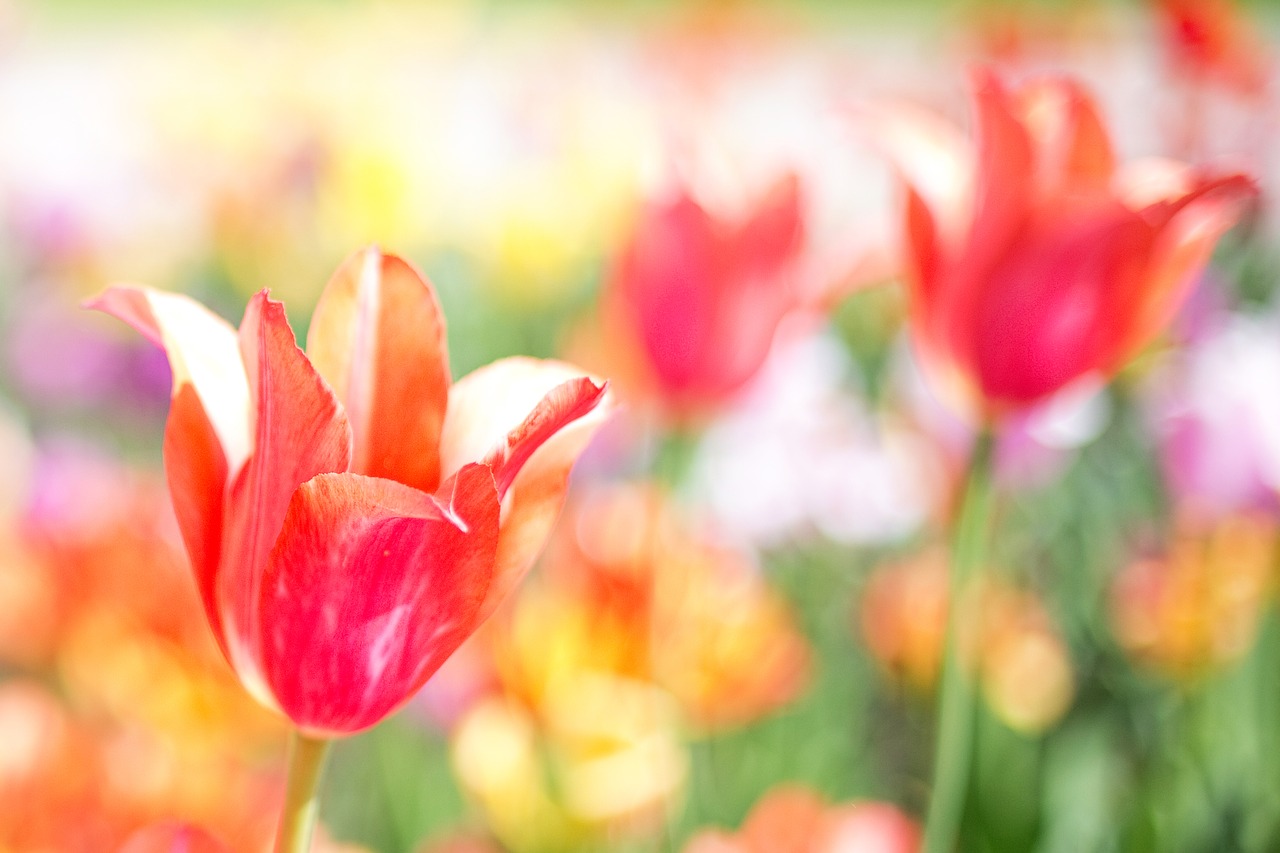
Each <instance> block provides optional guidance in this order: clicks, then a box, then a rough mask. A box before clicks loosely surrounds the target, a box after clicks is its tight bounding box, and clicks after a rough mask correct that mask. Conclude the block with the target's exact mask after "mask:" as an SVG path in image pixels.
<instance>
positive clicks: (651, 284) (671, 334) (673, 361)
mask: <svg viewBox="0 0 1280 853" xmlns="http://www.w3.org/2000/svg"><path fill="white" fill-rule="evenodd" d="M726 273H727V264H726V259H725V258H724V257H723V252H722V246H721V238H720V235H719V234H718V232H717V227H716V223H715V222H714V221H713V220H712V218H711V216H710V215H709V214H708V213H707V212H706V211H705V210H703V209H702V207H701V206H699V205H698V203H697V202H696V201H694V200H693V198H692V197H690V196H689V195H688V194H687V193H684V192H682V193H681V195H680V196H679V197H678V198H676V199H675V200H673V201H671V202H669V203H657V202H653V203H650V204H648V205H646V206H645V207H644V209H643V210H642V211H641V213H640V217H639V219H638V220H637V222H636V227H635V232H634V234H633V235H632V237H631V241H630V243H629V244H628V245H627V247H626V249H625V250H624V251H623V252H622V254H621V256H620V259H619V262H618V265H617V268H616V270H615V273H614V276H613V280H612V283H611V286H610V297H611V298H613V299H616V300H617V303H618V307H617V312H618V314H619V316H622V317H624V318H626V321H627V325H628V326H629V330H630V331H631V332H633V333H634V335H635V336H636V338H637V340H638V341H639V342H640V345H641V348H642V350H643V352H644V353H645V356H646V361H647V363H648V364H647V366H648V368H649V370H650V371H651V372H652V374H653V376H654V377H655V378H656V379H657V381H658V383H659V384H660V385H661V387H662V388H663V389H664V390H665V391H666V392H667V393H668V394H669V395H681V394H685V393H689V392H690V390H691V389H695V392H696V389H697V388H698V387H699V386H703V385H706V384H708V377H707V376H706V368H705V364H706V361H707V353H708V351H712V350H714V348H715V344H714V341H715V335H716V328H717V315H716V312H717V311H718V310H719V308H720V306H719V304H718V298H719V295H720V290H721V287H720V285H719V283H718V282H719V280H720V279H722V278H724V277H725V275H726ZM713 381H714V380H713Z"/></svg>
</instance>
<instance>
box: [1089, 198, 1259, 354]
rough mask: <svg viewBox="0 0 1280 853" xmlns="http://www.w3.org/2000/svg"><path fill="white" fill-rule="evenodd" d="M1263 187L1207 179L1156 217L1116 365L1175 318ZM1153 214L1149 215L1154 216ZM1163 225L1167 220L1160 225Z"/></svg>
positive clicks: (1118, 346)
mask: <svg viewBox="0 0 1280 853" xmlns="http://www.w3.org/2000/svg"><path fill="white" fill-rule="evenodd" d="M1256 195H1257V186H1256V185H1255V184H1254V183H1253V182H1252V181H1251V180H1249V179H1248V178H1246V177H1244V176H1243V175H1231V176H1228V177H1223V178H1217V179H1213V180H1202V181H1200V182H1199V185H1198V186H1196V187H1195V188H1194V189H1193V190H1192V191H1191V192H1190V193H1187V194H1186V195H1185V196H1183V197H1182V198H1181V199H1179V200H1177V201H1175V202H1173V203H1171V204H1169V205H1167V207H1165V208H1164V209H1159V210H1158V211H1156V212H1155V216H1156V218H1157V221H1156V223H1155V225H1156V227H1157V228H1158V229H1159V231H1158V234H1157V236H1156V238H1155V245H1154V247H1153V249H1152V258H1151V262H1150V268H1149V270H1150V271H1149V273H1148V276H1147V278H1146V280H1145V282H1144V286H1143V287H1142V288H1141V290H1140V291H1139V295H1140V301H1139V304H1137V305H1136V306H1134V308H1133V310H1132V311H1131V312H1130V315H1129V316H1130V318H1131V319H1130V320H1129V322H1128V324H1127V326H1128V329H1127V331H1126V333H1125V335H1124V336H1123V337H1122V338H1121V340H1119V341H1118V342H1117V346H1116V350H1115V353H1114V356H1113V360H1114V361H1115V362H1117V364H1116V366H1118V364H1119V362H1123V361H1124V360H1127V359H1128V358H1129V357H1130V356H1131V355H1132V354H1133V353H1134V352H1135V351H1136V350H1138V349H1139V348H1141V347H1142V346H1143V345H1145V344H1146V343H1147V342H1148V341H1150V340H1151V339H1152V338H1153V337H1155V336H1156V334H1157V333H1158V332H1159V330H1160V329H1162V328H1164V326H1165V325H1166V324H1167V323H1168V322H1169V321H1170V320H1171V319H1172V317H1173V315H1174V314H1175V313H1176V312H1177V310H1178V308H1179V307H1180V306H1181V305H1182V303H1183V301H1184V300H1185V299H1186V296H1187V294H1188V293H1189V292H1190V290H1191V287H1192V286H1193V285H1194V283H1195V279H1196V276H1197V275H1198V274H1199V273H1200V271H1201V270H1203V269H1204V267H1205V265H1206V264H1207V263H1208V262H1209V258H1210V256H1211V255H1212V254H1213V249H1214V246H1215V245H1217V242H1218V239H1219V238H1220V237H1222V235H1223V234H1225V233H1226V232H1227V231H1228V230H1229V229H1230V228H1231V226H1232V225H1234V224H1235V223H1236V221H1237V220H1238V219H1239V218H1240V215H1241V214H1242V213H1243V211H1244V208H1245V206H1246V204H1248V203H1249V202H1250V201H1251V200H1252V199H1253V198H1255V197H1256ZM1152 213H1153V212H1152V211H1148V213H1147V216H1148V217H1149V218H1150V217H1151V216H1152ZM1160 220H1163V221H1160Z"/></svg>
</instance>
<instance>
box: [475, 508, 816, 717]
mask: <svg viewBox="0 0 1280 853" xmlns="http://www.w3.org/2000/svg"><path fill="white" fill-rule="evenodd" d="M559 531H560V532H559V533H558V534H557V536H556V537H555V538H554V540H553V542H552V544H551V546H550V548H549V551H548V554H547V558H546V559H545V560H544V561H543V567H544V572H543V576H542V577H541V578H540V579H539V582H538V583H537V584H536V585H533V586H530V587H529V588H527V589H526V590H525V592H524V594H522V595H521V597H520V598H519V599H518V600H516V601H515V602H513V606H512V608H511V610H510V611H509V612H508V613H506V614H504V618H503V619H501V620H499V621H498V622H497V623H496V624H495V625H494V626H493V627H494V631H493V633H494V638H493V640H494V645H495V649H496V652H497V668H498V671H499V673H500V677H501V679H502V681H503V683H504V686H506V688H507V689H508V690H510V691H511V692H512V693H513V694H515V695H517V696H520V697H521V698H523V699H524V700H525V701H527V702H529V703H530V704H531V705H532V706H534V707H545V706H546V703H548V702H550V701H553V699H554V697H555V695H556V694H557V691H558V690H560V687H561V682H563V681H564V680H565V679H572V678H577V677H579V675H580V673H583V672H609V673H613V674H616V675H619V676H623V677H627V678H634V679H637V680H644V681H649V682H652V683H654V684H656V685H658V686H660V687H661V688H663V689H664V690H666V691H668V692H669V693H671V694H672V695H673V696H674V697H675V698H676V700H677V702H678V704H679V707H680V709H681V711H682V713H683V715H684V716H685V717H686V718H687V720H688V721H689V722H690V723H692V724H694V725H695V726H697V727H698V728H702V729H708V730H714V729H719V728H724V727H732V726H736V725H743V724H746V723H749V722H751V721H753V720H756V719H759V718H760V717H762V716H764V715H766V714H768V713H770V712H772V711H774V710H777V709H778V708H781V707H783V706H785V705H786V704H787V703H788V702H790V701H792V700H794V699H795V698H796V697H797V696H798V695H799V694H800V692H801V691H802V690H803V689H804V687H805V686H806V685H807V683H808V677H809V671H810V658H811V653H810V650H809V647H808V643H807V642H806V641H805V638H804V636H803V635H802V634H801V632H800V631H799V629H798V627H797V626H796V624H795V619H794V617H793V615H792V613H791V610H790V609H789V608H788V607H787V605H786V603H785V601H783V599H782V598H781V597H780V596H779V595H777V594H776V593H775V592H774V590H773V589H771V588H770V586H769V585H768V583H767V582H766V581H765V579H764V578H762V577H761V576H760V574H759V573H758V571H757V570H756V568H755V567H754V566H753V565H751V563H750V562H749V561H748V560H747V558H746V557H745V556H744V555H742V554H741V553H738V552H736V551H734V550H732V549H729V548H725V547H720V546H717V545H716V544H714V543H713V542H712V541H710V540H709V538H708V537H706V536H704V535H702V534H700V533H699V532H698V531H696V530H694V529H692V528H691V527H690V525H689V524H688V523H687V522H685V521H684V520H683V519H681V518H680V517H679V516H678V515H677V514H676V512H675V511H674V507H672V506H671V505H670V504H668V503H667V501H666V500H665V499H664V498H663V497H662V494H661V492H659V491H658V490H657V489H656V488H654V487H649V486H644V485H636V484H626V485H615V486H611V487H601V488H597V489H595V490H593V491H589V492H587V493H585V494H584V496H583V498H582V499H581V500H580V501H577V502H575V503H574V504H572V505H571V506H570V510H569V514H568V517H567V518H566V523H565V524H563V525H562V526H561V527H560V529H559Z"/></svg>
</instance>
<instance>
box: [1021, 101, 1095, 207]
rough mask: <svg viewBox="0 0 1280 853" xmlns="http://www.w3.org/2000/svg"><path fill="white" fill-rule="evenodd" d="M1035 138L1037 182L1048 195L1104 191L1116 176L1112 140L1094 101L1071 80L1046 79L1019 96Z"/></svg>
mask: <svg viewBox="0 0 1280 853" xmlns="http://www.w3.org/2000/svg"><path fill="white" fill-rule="evenodd" d="M1018 98H1019V102H1020V103H1019V112H1020V114H1021V120H1022V122H1023V124H1024V126H1025V127H1026V128H1027V129H1028V130H1029V131H1030V132H1031V134H1032V136H1033V137H1034V139H1035V147H1036V154H1037V163H1036V171H1037V175H1036V178H1037V182H1038V184H1039V186H1040V188H1041V191H1042V192H1044V193H1046V194H1049V195H1069V194H1080V193H1082V192H1085V193H1087V192H1094V193H1100V192H1106V191H1107V189H1108V186H1109V184H1110V182H1111V177H1112V174H1113V173H1114V172H1115V156H1114V154H1113V153H1112V150H1111V140H1110V139H1109V138H1108V136H1107V131H1106V127H1105V126H1104V125H1103V123H1102V119H1101V117H1100V116H1099V115H1098V110H1097V107H1096V106H1095V104H1094V103H1093V99H1092V98H1090V97H1089V95H1088V94H1087V93H1086V92H1085V91H1084V89H1083V88H1082V87H1081V86H1080V85H1079V84H1078V83H1076V82H1075V81H1074V80H1070V79H1066V78H1061V77H1050V78H1045V79H1041V80H1037V81H1034V82H1032V83H1029V84H1027V85H1025V86H1023V87H1022V89H1021V90H1020V91H1019V92H1018Z"/></svg>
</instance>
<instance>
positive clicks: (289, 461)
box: [216, 291, 351, 704]
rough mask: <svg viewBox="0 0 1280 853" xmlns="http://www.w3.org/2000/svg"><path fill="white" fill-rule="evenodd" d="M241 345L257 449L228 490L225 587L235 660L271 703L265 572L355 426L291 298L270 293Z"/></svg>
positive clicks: (343, 463) (260, 300) (254, 311)
mask: <svg viewBox="0 0 1280 853" xmlns="http://www.w3.org/2000/svg"><path fill="white" fill-rule="evenodd" d="M240 349H241V354H242V357H243V359H244V364H245V365H246V366H247V368H248V376H249V388H250V392H251V399H252V401H253V414H254V448H253V455H252V456H251V457H250V458H249V461H248V463H247V464H246V465H245V466H244V468H243V469H242V470H241V471H240V473H239V475H238V476H236V477H235V478H234V480H233V481H232V484H231V489H230V492H229V494H228V498H227V509H226V522H225V527H224V531H223V540H222V542H223V547H222V568H221V570H220V571H219V574H218V578H217V590H216V592H217V600H218V604H219V607H220V609H221V611H222V614H223V624H224V628H225V630H226V642H227V647H228V650H229V651H230V653H231V655H230V656H231V663H232V665H233V666H234V667H235V669H236V672H237V673H238V674H239V675H240V678H241V680H242V681H244V683H245V686H246V687H248V688H249V690H250V691H251V692H253V693H254V694H255V695H256V696H257V697H258V698H259V699H260V700H261V701H264V702H266V703H267V704H270V697H269V696H268V695H266V694H265V691H264V689H263V687H264V686H263V684H262V682H261V677H260V673H259V672H258V665H257V655H256V654H255V651H254V650H255V649H256V648H257V646H258V641H259V637H258V634H257V630H258V623H257V621H256V620H255V619H254V612H255V610H256V608H257V603H258V599H259V597H260V595H259V588H260V583H261V577H262V570H263V567H264V566H265V565H266V564H267V557H268V555H269V554H270V553H271V548H272V546H273V545H274V543H275V541H276V538H277V536H278V535H279V534H280V529H281V525H282V524H283V523H284V519H285V512H286V510H287V509H288V507H289V501H290V498H291V497H292V496H293V493H294V491H295V490H296V489H297V488H298V487H299V486H300V485H302V484H303V483H305V482H306V481H307V480H310V479H311V478H312V477H314V476H315V475H316V474H321V473H327V472H333V471H345V470H346V469H347V466H348V464H349V463H350V459H351V430H350V428H349V427H348V426H347V419H346V416H345V414H343V411H342V406H341V404H340V403H339V402H338V399H337V398H336V397H335V396H334V395H333V392H332V391H331V390H329V386H328V385H327V384H325V382H324V380H323V379H321V378H320V376H319V374H317V373H316V372H315V369H314V368H313V367H312V366H311V363H310V362H309V361H307V357H306V356H305V355H303V353H302V350H300V349H298V346H297V344H296V343H295V341H294V336H293V330H292V329H291V328H290V327H289V321H288V320H287V319H286V318H285V313H284V306H283V305H282V304H281V303H279V302H276V301H274V300H271V299H269V298H268V297H267V295H266V292H265V291H264V292H262V293H259V294H257V295H256V296H254V297H253V299H251V300H250V301H249V305H248V307H247V308H246V309H245V315H244V321H243V322H242V323H241V324H240Z"/></svg>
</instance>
